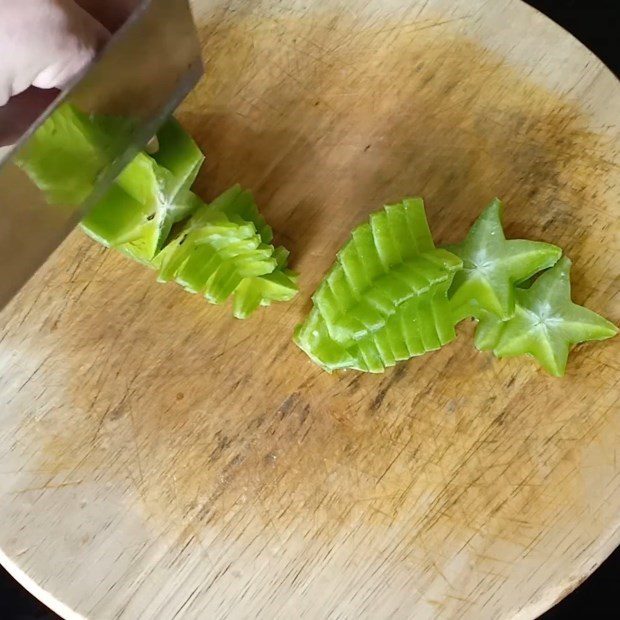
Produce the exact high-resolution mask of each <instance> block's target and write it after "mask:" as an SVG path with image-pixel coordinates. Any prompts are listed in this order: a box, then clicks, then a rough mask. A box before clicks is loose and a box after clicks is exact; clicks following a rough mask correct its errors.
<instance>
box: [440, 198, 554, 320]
mask: <svg viewBox="0 0 620 620" xmlns="http://www.w3.org/2000/svg"><path fill="white" fill-rule="evenodd" d="M502 211H503V205H502V203H501V201H499V200H498V199H495V200H494V201H493V202H492V203H491V204H490V205H489V206H488V207H487V208H486V209H485V210H484V212H483V213H482V215H481V216H480V217H479V218H478V219H477V220H476V222H475V223H474V225H473V226H472V228H471V230H470V231H469V234H468V235H467V238H466V239H465V241H463V242H462V243H459V244H457V245H453V246H448V248H447V249H448V250H449V251H450V252H452V253H454V254H456V255H457V256H459V257H460V258H461V259H462V260H463V270H462V271H461V272H459V273H457V274H456V276H455V278H454V282H453V283H452V287H451V288H450V293H449V296H450V299H451V305H452V309H453V313H454V319H455V321H461V320H463V319H465V318H467V317H472V316H473V317H475V318H478V319H479V318H481V316H482V315H483V314H484V311H486V312H491V313H492V314H494V315H496V316H497V317H498V318H500V319H501V320H506V319H509V318H511V317H512V316H513V314H514V310H515V285H516V284H518V283H519V282H523V281H525V280H527V279H528V278H530V277H532V276H533V275H534V274H536V273H538V272H539V271H542V270H543V269H547V268H549V267H551V266H552V265H554V264H555V263H556V262H557V261H558V259H559V258H560V256H561V255H562V250H561V249H560V248H558V247H556V246H554V245H551V244H550V243H542V242H539V241H526V240H523V239H511V240H507V239H506V237H505V235H504V230H503V228H502Z"/></svg>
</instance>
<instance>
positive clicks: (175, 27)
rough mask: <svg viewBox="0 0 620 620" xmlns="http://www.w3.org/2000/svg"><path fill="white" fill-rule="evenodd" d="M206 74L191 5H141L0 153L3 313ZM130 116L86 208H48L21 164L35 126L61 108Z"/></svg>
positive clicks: (175, 1) (161, 1)
mask: <svg viewBox="0 0 620 620" xmlns="http://www.w3.org/2000/svg"><path fill="white" fill-rule="evenodd" d="M201 75H202V62H201V56H200V44H199V41H198V36H197V33H196V29H195V26H194V22H193V19H192V14H191V10H190V7H189V2H188V0H142V1H141V2H140V3H139V4H138V6H137V8H136V9H135V10H134V11H133V12H132V14H131V15H130V16H129V18H128V19H127V21H126V22H125V23H124V24H123V25H122V26H121V27H120V29H119V30H118V31H117V32H116V33H115V34H114V35H113V37H112V38H111V39H110V41H109V43H108V44H107V45H106V47H105V49H104V50H103V51H102V53H101V54H100V56H99V57H98V58H97V60H96V61H95V62H93V63H92V64H91V65H90V66H89V67H88V68H87V69H86V70H85V71H84V72H83V74H82V75H81V76H78V77H77V78H76V79H75V80H74V83H73V84H72V85H71V86H69V88H68V89H67V90H66V91H65V92H64V93H63V94H62V95H60V96H58V97H57V98H56V99H55V100H54V101H53V103H52V104H51V105H50V106H49V107H48V109H47V110H46V111H45V112H44V113H43V114H42V115H41V116H40V117H39V118H38V119H37V121H36V122H35V123H34V125H33V126H32V127H30V128H29V129H28V131H27V132H26V133H25V134H24V135H23V136H22V138H21V139H20V141H19V142H18V143H17V144H16V145H14V146H12V147H5V148H2V149H0V217H1V219H0V266H1V268H2V277H1V278H0V310H2V308H3V307H4V306H5V305H6V304H7V303H8V301H9V300H10V299H11V298H12V297H13V296H14V295H15V294H16V293H17V292H18V291H19V289H20V288H21V287H22V286H23V285H24V284H25V282H26V281H27V280H28V279H29V278H30V277H31V276H32V275H33V274H34V273H35V272H36V271H37V270H38V269H39V267H40V266H41V265H42V264H43V263H44V262H45V260H46V259H47V258H48V257H49V256H50V255H51V254H52V253H53V252H54V251H55V250H56V248H58V246H59V245H60V244H61V243H62V241H63V240H64V239H65V237H66V236H67V235H68V234H69V233H70V232H71V230H72V229H73V228H74V226H75V225H76V224H77V223H78V222H79V221H80V219H81V218H82V217H83V215H84V214H85V213H86V212H87V211H88V210H89V209H90V208H91V207H92V206H93V205H95V204H96V203H97V201H98V200H100V199H101V197H102V196H103V195H104V194H105V192H106V190H107V189H108V188H109V186H110V184H111V183H112V181H113V180H114V179H115V178H116V177H117V176H118V174H119V173H120V172H121V170H122V169H123V168H124V167H125V166H126V165H127V164H128V163H129V162H130V161H131V159H132V158H133V157H134V156H135V155H136V154H137V152H138V151H140V150H141V149H142V148H143V147H144V145H145V144H146V143H147V141H148V140H149V139H150V138H151V137H152V136H153V135H154V134H155V133H156V131H157V129H158V128H159V127H160V126H161V124H162V123H163V122H164V121H165V120H166V118H167V117H168V116H169V115H170V114H171V113H172V112H173V110H174V109H175V108H176V107H177V106H178V105H179V104H180V103H181V101H182V100H183V99H184V98H185V96H186V95H187V94H188V93H189V92H190V90H191V89H192V88H193V87H194V86H195V84H196V82H197V81H198V80H199V79H200V77H201ZM64 104H70V105H74V106H76V107H77V108H79V109H80V110H82V111H84V112H87V113H89V114H108V115H114V116H117V117H122V118H126V119H129V120H130V121H131V131H128V132H127V133H126V134H125V135H123V136H122V137H119V139H118V140H116V141H115V145H114V148H113V149H111V150H110V151H109V153H107V154H106V157H105V158H104V160H103V161H102V162H101V169H100V170H98V171H97V175H96V178H97V181H96V182H95V183H94V186H93V188H92V191H91V192H90V194H89V195H88V196H87V197H86V198H85V199H84V200H83V201H82V202H81V203H80V204H71V205H58V204H50V203H49V202H48V200H46V197H45V195H44V193H43V192H42V191H40V190H39V189H38V188H37V187H36V186H35V185H34V183H33V182H32V181H31V180H30V179H29V178H28V177H27V176H26V174H25V173H24V172H23V171H22V170H21V169H20V168H19V167H18V165H17V164H16V161H17V159H18V158H19V154H20V153H21V152H22V151H23V150H24V149H26V148H27V146H28V143H29V141H30V140H32V139H33V135H34V134H35V132H36V131H37V128H38V127H40V126H41V124H42V123H43V122H44V121H45V120H46V119H48V118H49V117H50V116H51V115H53V114H54V113H55V111H56V110H58V108H59V107H60V106H61V105H64Z"/></svg>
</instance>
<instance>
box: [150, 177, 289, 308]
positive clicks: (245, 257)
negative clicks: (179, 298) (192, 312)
mask: <svg viewBox="0 0 620 620" xmlns="http://www.w3.org/2000/svg"><path fill="white" fill-rule="evenodd" d="M193 200H194V201H195V202H196V201H197V200H198V199H197V198H196V197H194V198H193ZM240 200H242V202H243V205H244V206H243V213H244V214H248V213H250V214H252V213H253V212H254V213H255V214H257V213H258V209H257V208H256V205H255V204H254V202H253V198H252V195H251V194H250V193H249V192H244V191H242V190H241V189H240V188H237V187H235V188H232V189H231V190H228V191H227V192H225V193H224V194H222V196H220V197H219V198H217V199H216V200H215V201H214V202H213V203H211V204H209V205H207V204H204V203H202V204H200V205H199V206H198V207H197V208H196V209H195V211H194V214H193V215H192V217H191V218H190V219H189V220H188V221H187V222H186V223H185V224H184V225H183V228H182V229H181V230H180V231H178V234H177V236H176V238H175V239H173V240H172V241H171V242H170V243H169V244H168V245H167V246H166V247H165V248H164V249H163V250H162V251H161V252H160V253H159V254H158V255H157V257H156V258H155V259H154V261H153V265H154V266H155V267H156V268H157V269H158V271H159V280H160V281H161V282H169V281H175V282H177V284H180V285H181V286H183V287H184V288H185V289H186V290H187V291H189V292H192V293H198V294H201V295H203V296H204V297H205V298H206V299H207V300H208V301H210V302H211V303H215V304H220V303H223V302H224V301H226V299H228V298H229V297H230V296H231V295H232V296H234V304H233V313H234V315H235V316H236V317H237V318H240V319H245V318H247V317H248V316H250V315H251V314H252V313H253V312H254V311H255V310H256V309H257V308H259V307H260V306H268V305H270V304H271V303H272V302H274V301H289V300H291V299H292V298H293V297H294V296H295V295H296V294H297V292H298V287H297V280H296V276H295V274H293V272H291V271H289V270H288V269H287V261H288V252H287V251H286V250H285V249H284V248H277V249H276V248H274V247H273V246H272V245H269V244H267V243H265V242H264V236H263V235H261V234H260V233H259V232H258V231H257V229H256V226H255V224H254V221H253V220H256V219H257V218H256V217H254V218H253V220H250V221H248V220H245V219H244V218H243V217H242V216H241V214H240V213H241V211H240V210H237V209H236V208H234V205H235V204H237V205H238V204H239V201H240ZM248 200H250V201H251V205H250V204H249V202H248Z"/></svg>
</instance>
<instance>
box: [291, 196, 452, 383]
mask: <svg viewBox="0 0 620 620" xmlns="http://www.w3.org/2000/svg"><path fill="white" fill-rule="evenodd" d="M461 266H462V263H461V259H460V258H458V257H457V256H455V255H454V254H452V253H450V252H448V251H447V250H438V249H435V246H434V243H433V240H432V237H431V233H430V230H429V228H428V223H427V220H426V214H425V212H424V203H423V202H422V201H421V200H420V199H409V200H405V201H403V202H402V203H399V204H396V205H389V206H387V207H385V208H384V209H383V210H382V211H379V212H377V213H374V214H373V215H371V216H370V222H369V223H368V224H362V225H361V226H360V227H358V228H357V229H356V230H355V231H353V233H352V236H351V240H350V241H349V242H348V243H347V244H346V245H345V246H344V248H342V250H341V251H340V252H339V253H338V258H337V261H336V263H335V264H334V266H333V267H332V269H331V270H330V272H329V273H328V275H327V276H326V277H325V279H324V280H323V283H322V284H321V285H320V286H319V288H318V289H317V291H316V292H315V294H314V295H313V297H312V299H313V302H314V308H313V310H312V313H311V315H310V317H309V318H308V320H307V321H306V323H304V325H302V326H301V327H299V328H298V329H297V332H296V335H295V342H296V343H297V344H298V346H299V347H300V348H301V349H303V350H304V351H305V352H306V353H307V354H308V355H309V356H310V357H311V358H312V359H313V360H314V361H315V362H317V363H318V364H319V365H321V366H322V367H323V368H325V369H326V370H328V371H332V370H336V369H339V368H351V369H356V370H362V371H366V372H383V371H384V370H385V368H386V367H388V366H393V365H394V364H395V363H396V362H397V361H402V360H404V359H408V358H409V357H412V356H414V355H421V354H423V353H425V352H427V351H431V350H435V349H438V348H440V347H441V346H442V345H444V344H447V343H448V342H450V341H451V340H453V339H454V337H455V332H454V324H453V322H452V321H451V315H450V310H449V306H448V300H447V291H448V289H449V288H450V285H451V284H452V280H453V278H454V274H455V273H456V272H458V271H459V269H461Z"/></svg>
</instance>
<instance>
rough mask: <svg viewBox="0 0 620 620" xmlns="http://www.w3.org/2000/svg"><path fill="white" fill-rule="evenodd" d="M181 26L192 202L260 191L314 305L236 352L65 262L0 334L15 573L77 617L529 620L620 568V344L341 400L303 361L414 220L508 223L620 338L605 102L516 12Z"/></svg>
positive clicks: (350, 379)
mask: <svg viewBox="0 0 620 620" xmlns="http://www.w3.org/2000/svg"><path fill="white" fill-rule="evenodd" d="M194 8H195V13H196V18H197V21H198V23H199V25H200V29H201V37H202V41H203V42H204V57H205V60H206V62H207V75H206V77H205V79H204V80H203V81H202V83H201V84H200V85H199V86H198V88H197V89H196V91H195V92H194V93H193V94H192V95H191V96H190V98H189V99H188V100H187V102H186V103H185V104H184V105H183V106H182V109H181V110H179V118H180V119H181V120H182V121H183V122H184V124H185V125H186V126H187V128H188V129H189V130H190V131H191V132H192V133H193V135H194V136H196V138H197V140H198V141H199V143H200V145H201V147H202V148H203V149H204V150H205V151H206V153H207V159H208V162H207V165H206V167H205V170H204V171H203V173H202V175H201V177H200V180H199V183H198V188H199V191H200V193H201V194H202V195H203V197H204V198H206V199H211V198H212V197H214V196H215V195H217V194H218V193H219V192H221V191H222V190H224V189H226V188H227V187H228V186H229V185H231V184H232V183H233V182H236V181H240V182H241V183H243V184H244V185H245V186H247V187H249V188H252V189H253V190H254V191H255V194H256V196H257V199H258V202H259V204H260V205H261V207H262V209H263V211H264V213H265V215H266V217H267V218H268V220H269V221H270V222H271V223H272V224H273V226H274V228H275V230H276V231H277V238H278V241H280V242H282V243H284V244H286V245H287V246H288V247H290V249H291V250H292V259H293V266H294V267H295V268H296V269H297V270H298V271H300V273H301V294H300V295H299V297H298V299H297V300H296V301H295V302H294V303H292V304H289V305H277V306H274V307H272V308H270V309H266V310H262V311H260V312H259V313H258V314H257V315H256V316H255V317H253V318H252V319H250V320H248V321H246V322H239V321H236V320H235V319H233V318H232V316H231V311H230V308H219V307H213V306H210V305H208V304H207V303H206V302H204V300H201V299H199V298H197V297H194V296H191V295H188V294H186V293H183V292H182V291H181V290H180V289H179V288H177V287H175V286H174V285H170V286H163V285H158V284H156V283H155V281H154V276H153V274H152V273H150V272H149V271H148V270H145V269H143V268H142V267H140V266H139V265H136V264H133V263H132V262H131V261H129V260H128V259H126V258H123V257H122V256H120V255H119V254H117V253H115V252H112V251H106V250H104V249H102V248H101V247H99V246H97V245H96V244H94V243H93V242H91V241H90V240H88V239H87V238H85V237H84V236H83V235H82V234H81V233H80V232H75V233H74V234H73V235H72V236H71V238H70V239H69V240H68V241H67V242H66V243H65V244H64V245H63V246H62V247H61V249H60V250H59V251H58V252H57V253H56V254H55V255H54V256H53V257H52V259H51V260H50V261H49V262H48V263H47V264H46V265H45V266H44V268H43V269H42V270H41V271H40V272H39V273H38V274H37V276H36V277H35V278H34V279H33V280H32V281H31V282H30V283H29V285H28V286H27V288H26V289H25V290H23V292H22V293H21V294H20V295H19V297H18V298H16V299H15V300H14V301H13V302H12V304H11V305H10V306H9V308H8V309H7V310H6V311H5V313H4V314H3V315H2V327H1V328H0V403H1V407H0V500H1V501H0V548H1V550H2V558H3V562H4V563H6V565H7V567H8V568H9V569H10V570H11V571H12V572H13V573H15V574H19V575H21V577H22V579H23V580H25V579H26V577H25V576H24V575H28V578H29V579H30V580H32V581H29V582H28V584H29V585H30V586H31V587H33V588H34V587H35V586H34V585H33V582H34V583H36V584H37V588H38V589H37V591H36V593H37V594H38V595H39V596H42V597H44V598H45V600H46V602H47V603H48V604H50V605H52V606H53V607H54V608H55V609H57V610H59V611H60V612H61V613H63V614H64V615H65V616H70V615H71V616H73V615H75V616H76V617H77V616H78V615H81V616H87V617H91V618H97V619H98V618H106V619H107V618H157V619H172V618H178V617H182V618H225V617H229V618H266V619H273V618H296V617H304V618H369V619H376V618H415V619H416V620H420V619H425V618H455V619H456V618H458V619H461V618H473V619H476V620H479V619H485V618H489V619H490V618H534V617H536V616H537V615H538V614H539V613H541V612H542V611H544V610H545V609H546V608H548V607H549V606H551V605H552V604H553V603H554V602H555V601H557V600H558V599H559V598H561V597H562V596H563V595H565V594H566V593H567V592H569V591H570V590H571V589H572V588H574V587H575V586H576V585H577V584H578V583H579V582H580V581H581V580H583V579H584V578H585V577H586V576H587V575H588V574H589V573H591V572H592V571H593V570H594V569H595V568H596V566H598V564H599V563H600V562H601V561H602V560H603V559H604V558H605V557H606V556H607V555H608V554H609V553H610V552H611V550H612V549H613V548H614V547H615V546H616V545H617V544H618V543H619V542H620V476H619V473H620V463H619V459H618V452H619V448H620V415H619V411H618V396H619V392H618V387H617V384H618V361H617V360H618V349H617V346H618V345H617V342H616V341H609V342H606V343H603V344H596V345H585V346H581V347H579V348H578V349H577V350H576V351H575V352H574V354H573V356H572V358H571V361H570V364H569V369H568V374H567V376H566V378H565V379H563V380H558V379H553V378H551V377H549V376H547V375H545V374H544V373H543V372H542V371H541V370H539V369H538V368H537V366H536V365H535V364H534V363H533V362H531V361H529V360H528V359H514V360H503V361H498V360H496V359H494V358H493V357H492V356H491V355H490V354H482V353H478V352H476V351H475V350H474V348H473V346H472V338H471V336H472V329H471V325H463V326H462V327H461V328H460V329H459V332H460V333H459V338H458V340H457V341H456V342H454V343H453V344H451V345H450V346H448V347H446V348H444V349H443V350H441V351H439V352H437V353H433V354H429V355H426V356H424V357H422V358H419V359H415V360H412V361H410V362H409V363H405V364H402V365H400V366H398V367H397V368H395V369H392V370H390V371H388V372H387V373H386V374H385V375H383V376H370V375H361V374H357V373H349V374H341V375H331V376H330V375H328V374H325V373H323V372H321V371H320V370H319V369H318V368H317V367H315V366H313V365H312V364H311V363H310V361H309V360H308V359H307V358H306V357H305V355H304V354H303V353H302V352H301V351H299V350H298V349H297V348H296V347H295V346H294V344H293V343H292V341H291V335H292V330H293V327H294V326H295V324H296V323H298V322H299V321H300V320H301V319H302V318H303V317H304V315H305V313H306V312H307V311H308V308H309V296H310V294H311V292H312V291H313V290H314V287H315V286H316V285H317V283H318V282H319V281H320V279H321V276H322V274H323V273H324V271H325V270H326V269H327V268H328V267H329V266H330V264H331V263H332V261H333V259H334V256H335V252H336V251H337V249H338V248H339V246H340V245H341V244H342V243H343V242H344V241H345V239H346V238H347V236H348V234H349V231H350V230H351V228H352V227H353V226H354V225H355V224H357V223H359V222H361V221H362V220H363V219H364V218H365V217H366V216H367V214H368V213H369V212H371V211H373V210H375V209H377V208H379V207H380V206H381V205H382V204H384V203H385V202H390V201H394V200H398V199H400V198H402V197H404V196H405V195H422V196H423V197H424V198H425V200H426V203H427V207H428V214H429V219H430V223H431V228H432V230H433V233H434V235H435V238H436V239H437V241H438V242H440V243H443V242H452V241H456V240H458V239H460V238H462V237H463V235H464V234H465V232H466V230H467V229H468V227H469V225H470V224H471V223H472V221H473V220H474V219H475V218H476V216H477V214H478V213H479V212H480V210H481V209H482V208H483V207H484V206H485V205H486V204H487V202H488V201H489V200H490V199H491V198H493V197H494V196H496V195H497V196H500V197H502V198H503V199H504V200H505V201H506V203H507V210H506V228H507V233H508V235H509V236H512V237H519V236H527V237H529V238H532V239H544V240H546V241H549V242H552V243H556V244H558V245H561V246H562V247H564V248H565V249H566V253H567V254H568V256H570V258H571V259H572V260H573V262H574V282H575V283H574V297H575V300H576V301H577V302H578V303H582V304H585V305H587V306H588V307H590V308H592V309H593V310H596V311H597V312H600V313H602V314H604V315H606V316H608V317H609V318H610V319H612V320H614V321H616V322H618V320H619V319H620V307H619V304H618V287H617V284H618V273H619V272H618V269H619V261H618V198H619V193H618V187H619V173H618V169H619V168H618V166H619V163H620V160H619V158H618V145H619V143H620V140H619V134H618V128H617V125H616V123H617V120H618V118H620V88H619V86H618V82H617V81H616V80H615V78H614V77H613V76H612V75H611V74H610V73H609V72H608V71H607V70H606V69H605V68H604V67H603V65H602V64H601V63H600V62H599V61H598V60H596V58H595V57H594V56H592V55H591V54H590V53H589V52H587V51H586V50H585V49H584V48H583V47H582V46H581V45H580V44H579V43H577V41H575V40H574V39H573V38H572V37H571V36H570V35H568V34H567V33H565V32H563V31H562V30H561V29H560V28H558V27H557V26H554V25H553V24H551V23H550V22H549V21H547V20H546V19H545V18H543V17H542V16H541V15H539V14H537V13H536V12H534V11H533V10H531V9H530V8H528V7H526V6H525V5H522V4H520V3H518V2H516V1H512V0H510V1H509V0H493V1H492V2H488V1H484V0H452V1H447V0H445V1H444V0H321V2H318V1H317V2H312V1H302V0H257V1H254V2H246V1H242V0H219V1H215V2H214V1H204V2H203V1H201V0H196V1H195V2H194Z"/></svg>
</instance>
